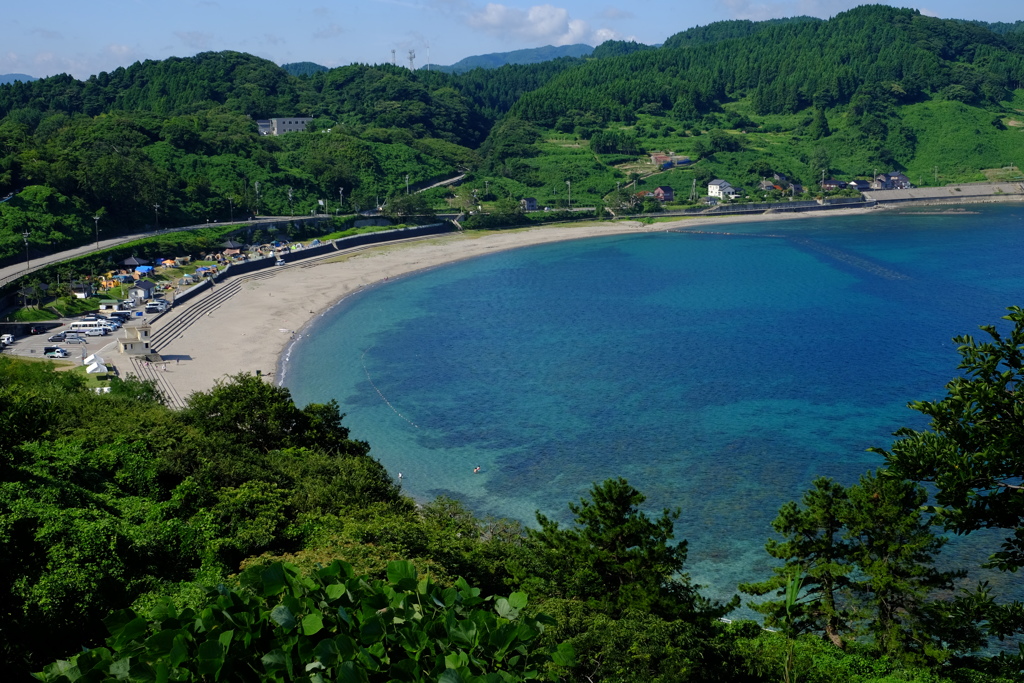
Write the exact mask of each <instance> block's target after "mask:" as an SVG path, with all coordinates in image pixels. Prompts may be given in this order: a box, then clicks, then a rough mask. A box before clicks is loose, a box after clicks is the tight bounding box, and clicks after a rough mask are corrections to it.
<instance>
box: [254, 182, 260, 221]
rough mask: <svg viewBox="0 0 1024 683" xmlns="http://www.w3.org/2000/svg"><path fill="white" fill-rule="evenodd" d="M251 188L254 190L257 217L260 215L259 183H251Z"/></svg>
mask: <svg viewBox="0 0 1024 683" xmlns="http://www.w3.org/2000/svg"><path fill="white" fill-rule="evenodd" d="M253 186H254V187H255V188H256V215H257V216H259V215H260V181H258V180H257V181H256V182H255V183H253Z"/></svg>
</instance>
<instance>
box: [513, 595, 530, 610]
mask: <svg viewBox="0 0 1024 683" xmlns="http://www.w3.org/2000/svg"><path fill="white" fill-rule="evenodd" d="M527 602H528V600H527V596H526V593H513V594H512V595H510V596H508V604H509V605H511V606H512V608H513V609H516V610H522V609H525V608H526V604H527Z"/></svg>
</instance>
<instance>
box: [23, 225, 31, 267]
mask: <svg viewBox="0 0 1024 683" xmlns="http://www.w3.org/2000/svg"><path fill="white" fill-rule="evenodd" d="M31 234H32V233H31V232H29V231H28V230H26V231H25V232H23V233H21V238H22V239H23V240H25V270H32V262H31V261H29V260H28V236H29V235H31Z"/></svg>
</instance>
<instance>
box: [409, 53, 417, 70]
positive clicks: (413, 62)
mask: <svg viewBox="0 0 1024 683" xmlns="http://www.w3.org/2000/svg"><path fill="white" fill-rule="evenodd" d="M415 70H416V50H409V71H415Z"/></svg>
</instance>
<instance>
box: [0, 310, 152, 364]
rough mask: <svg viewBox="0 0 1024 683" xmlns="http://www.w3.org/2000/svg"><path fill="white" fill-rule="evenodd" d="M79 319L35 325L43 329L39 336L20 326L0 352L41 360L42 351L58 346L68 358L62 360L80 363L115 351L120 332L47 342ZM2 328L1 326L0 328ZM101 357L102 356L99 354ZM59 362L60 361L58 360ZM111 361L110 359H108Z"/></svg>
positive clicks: (65, 319) (81, 333)
mask: <svg viewBox="0 0 1024 683" xmlns="http://www.w3.org/2000/svg"><path fill="white" fill-rule="evenodd" d="M80 319H81V318H64V319H62V320H53V321H47V322H45V323H37V324H36V325H35V327H39V328H44V329H43V331H42V332H41V333H40V334H26V333H25V331H24V330H27V329H28V328H27V327H25V326H21V327H19V328H14V327H12V329H19V333H16V334H14V343H13V344H11V345H9V346H8V347H7V348H5V349H4V350H3V351H2V352H0V353H4V354H10V355H14V356H28V357H30V358H42V357H43V352H44V349H45V348H47V347H54V346H59V347H61V348H63V349H65V350H66V351H67V352H68V357H67V358H66V359H63V360H64V361H65V362H67V361H77V362H79V363H80V362H81V361H82V359H83V358H85V357H87V356H89V355H91V354H94V353H99V352H100V351H103V353H106V354H108V355H109V354H110V352H113V351H115V349H114V348H113V347H114V345H115V340H116V339H117V338H118V337H120V336H123V335H124V332H123V331H122V330H120V329H119V330H117V331H115V332H111V333H109V334H106V335H104V336H102V337H90V336H87V335H86V334H85V333H84V332H73V333H71V334H77V335H78V336H79V337H80V338H81V339H83V340H84V342H81V343H74V342H68V341H63V342H51V341H48V340H49V338H50V337H51V336H53V335H54V334H57V333H59V332H68V331H69V326H70V325H71V323H73V322H75V321H77V320H80ZM133 320H134V321H139V320H145V318H134V319H133ZM0 327H3V326H0ZM8 332H9V331H8V330H6V329H0V333H8ZM108 346H110V347H112V348H111V349H110V351H106V350H105V349H106V347H108ZM101 355H102V354H101ZM58 360H60V359H58ZM109 360H112V359H109Z"/></svg>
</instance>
